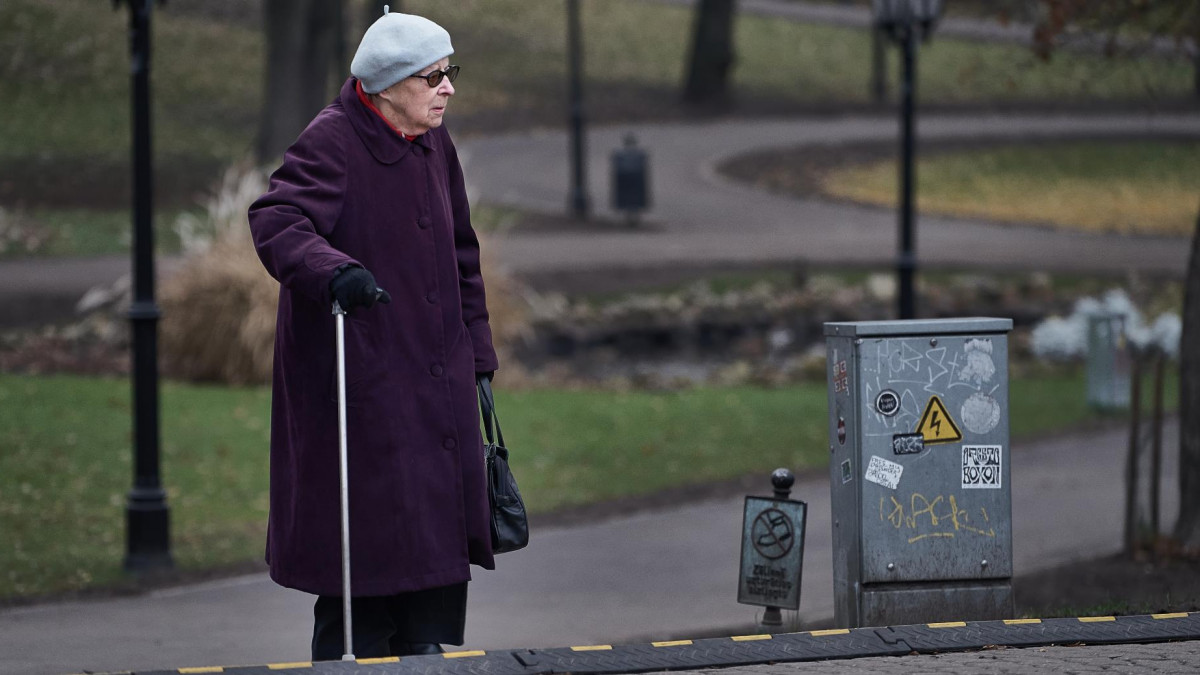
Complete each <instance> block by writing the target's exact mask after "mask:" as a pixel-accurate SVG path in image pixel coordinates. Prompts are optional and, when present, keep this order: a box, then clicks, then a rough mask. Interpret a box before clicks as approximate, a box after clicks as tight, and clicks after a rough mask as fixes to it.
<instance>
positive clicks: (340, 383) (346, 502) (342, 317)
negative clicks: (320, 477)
mask: <svg viewBox="0 0 1200 675" xmlns="http://www.w3.org/2000/svg"><path fill="white" fill-rule="evenodd" d="M333 314H334V316H335V317H337V319H336V321H337V390H338V465H339V467H338V468H339V473H340V474H341V492H342V627H343V628H344V629H345V631H344V638H343V639H344V647H343V649H344V652H343V653H342V660H343V661H353V660H354V627H353V626H352V624H351V622H350V481H349V479H348V478H347V462H346V310H344V309H342V307H341V305H339V304H338V303H337V301H336V300H334V301H333Z"/></svg>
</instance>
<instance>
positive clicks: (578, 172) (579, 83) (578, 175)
mask: <svg viewBox="0 0 1200 675" xmlns="http://www.w3.org/2000/svg"><path fill="white" fill-rule="evenodd" d="M567 61H568V69H569V70H570V85H569V89H570V91H569V92H568V97H569V98H570V101H569V105H570V107H571V200H570V201H571V213H573V214H575V217H576V218H586V217H587V215H588V206H589V205H588V195H587V178H586V174H585V173H584V162H585V161H586V157H585V156H584V149H585V144H584V136H583V38H582V36H581V35H580V28H579V0H567Z"/></svg>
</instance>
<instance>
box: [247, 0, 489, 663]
mask: <svg viewBox="0 0 1200 675" xmlns="http://www.w3.org/2000/svg"><path fill="white" fill-rule="evenodd" d="M452 53H453V48H452V47H451V45H450V36H449V34H448V33H447V32H446V31H445V30H444V29H443V28H441V27H440V26H438V25H437V24H435V23H433V22H432V21H429V20H427V19H424V18H421V17H418V16H412V15H407V14H400V13H385V15H384V16H383V17H382V18H380V19H379V20H378V21H376V22H375V23H374V24H373V25H372V26H371V27H370V28H369V29H368V30H367V32H366V34H365V35H364V36H363V39H362V43H361V44H360V45H359V47H358V51H357V53H356V54H355V56H354V60H353V63H352V65H351V73H352V77H351V78H350V79H349V80H347V81H346V83H345V85H344V86H343V87H342V90H341V94H340V95H339V96H338V97H337V99H336V100H334V101H333V103H331V104H330V105H329V106H328V107H326V108H325V109H324V110H322V111H321V113H320V114H318V115H317V117H316V118H315V119H314V120H313V121H312V123H311V124H309V126H308V128H307V129H305V130H304V132H303V133H302V134H301V135H300V137H299V138H298V139H297V140H296V143H295V144H294V145H293V146H292V147H291V148H290V149H288V151H287V153H286V154H285V156H284V159H283V164H282V166H280V167H279V169H278V170H277V171H276V172H275V173H274V174H273V175H272V177H271V181H270V186H269V188H268V190H267V192H266V193H265V194H264V195H262V197H260V198H259V199H258V200H257V201H256V202H255V203H254V205H253V206H251V208H250V214H249V215H250V229H251V231H252V233H253V236H254V244H255V247H256V248H257V250H258V255H259V257H260V258H261V259H262V262H263V264H264V265H265V266H266V268H267V270H268V271H269V272H270V273H271V275H272V276H273V277H275V279H277V280H278V281H279V283H280V293H279V315H278V319H277V336H276V340H275V361H274V382H273V397H272V407H271V512H270V521H269V525H268V530H267V555H266V558H267V562H268V563H269V565H270V570H271V577H272V578H273V579H274V580H275V581H276V582H277V583H279V584H281V585H283V586H287V587H289V588H295V589H298V590H301V591H305V592H308V593H312V594H315V595H317V596H318V597H317V600H316V607H315V610H314V613H315V627H314V631H313V643H312V651H313V659H314V660H324V659H336V658H338V657H339V656H340V655H341V653H342V615H341V603H342V598H341V593H342V587H341V567H340V550H341V546H340V529H339V527H340V526H339V506H338V504H339V497H338V491H339V488H338V486H339V481H338V436H337V408H336V388H335V387H336V385H335V368H336V364H335V349H334V320H333V315H332V313H331V308H332V306H333V303H334V301H336V302H337V303H338V304H339V305H340V306H341V307H342V308H343V309H345V310H347V311H348V314H347V320H346V352H347V356H346V383H347V409H348V427H349V432H348V447H349V482H350V522H351V525H350V533H351V541H350V548H351V551H352V554H351V562H352V569H351V575H350V576H351V580H352V583H353V587H352V596H353V598H354V600H353V603H352V604H353V612H354V613H353V616H352V620H353V626H354V637H355V640H354V653H355V655H356V656H388V655H404V654H416V653H434V652H439V651H441V647H440V646H439V645H440V644H462V642H463V624H464V621H465V614H466V598H467V596H466V589H467V581H468V580H469V579H470V578H471V572H470V568H469V565H471V564H474V565H479V566H481V567H484V568H485V569H492V568H493V567H494V562H493V558H492V550H491V542H490V533H489V529H488V509H487V488H486V484H485V478H484V470H483V467H484V463H483V445H482V441H481V438H480V433H479V411H478V408H477V404H476V397H475V384H476V378H477V377H490V376H491V373H492V371H494V370H495V369H496V367H497V364H496V354H495V351H494V350H493V349H492V337H491V330H490V328H489V325H488V312H487V307H486V305H485V302H484V288H483V279H482V277H481V275H480V271H479V244H478V240H477V239H476V236H475V232H474V230H473V229H472V228H471V214H470V209H469V207H468V205H467V197H466V193H465V191H464V189H463V175H462V169H461V167H460V166H459V162H458V155H457V153H456V152H455V149H454V143H453V142H452V141H451V140H450V134H449V133H448V132H447V131H446V129H445V128H444V127H443V126H442V117H443V115H444V114H445V112H446V106H447V104H448V103H449V101H450V98H451V97H452V96H453V95H454V84H453V82H454V80H455V78H456V77H457V76H458V72H459V68H458V66H456V65H451V64H450V62H449V56H450V55H451V54H452ZM385 289H386V290H385Z"/></svg>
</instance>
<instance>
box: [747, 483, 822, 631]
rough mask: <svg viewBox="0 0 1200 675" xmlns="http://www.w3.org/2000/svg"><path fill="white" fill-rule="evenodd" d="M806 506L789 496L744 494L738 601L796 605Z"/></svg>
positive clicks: (773, 605) (790, 606)
mask: <svg viewBox="0 0 1200 675" xmlns="http://www.w3.org/2000/svg"><path fill="white" fill-rule="evenodd" d="M807 509H808V507H807V505H806V504H805V503H804V502H801V501H795V500H791V499H767V498H763V497H746V506H745V511H744V513H743V516H742V568H741V579H740V580H739V583H738V602H740V603H743V604H747V605H761V606H764V607H780V608H783V609H799V608H800V574H801V567H802V563H803V560H804V521H805V517H806V514H807Z"/></svg>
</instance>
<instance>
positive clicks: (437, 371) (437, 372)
mask: <svg viewBox="0 0 1200 675" xmlns="http://www.w3.org/2000/svg"><path fill="white" fill-rule="evenodd" d="M429 374H430V375H433V376H434V377H441V376H442V367H441V366H439V365H437V364H434V365H433V367H431V368H430V369H429Z"/></svg>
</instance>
